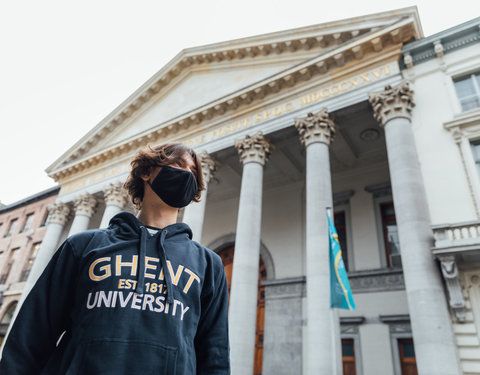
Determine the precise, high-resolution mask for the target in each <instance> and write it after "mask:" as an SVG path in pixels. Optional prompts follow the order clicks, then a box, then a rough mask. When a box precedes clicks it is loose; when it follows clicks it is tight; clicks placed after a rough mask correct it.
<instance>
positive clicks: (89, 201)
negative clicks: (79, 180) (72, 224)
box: [73, 193, 98, 217]
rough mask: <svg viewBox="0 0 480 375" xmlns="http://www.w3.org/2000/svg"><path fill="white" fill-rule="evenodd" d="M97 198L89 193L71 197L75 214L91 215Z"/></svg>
mask: <svg viewBox="0 0 480 375" xmlns="http://www.w3.org/2000/svg"><path fill="white" fill-rule="evenodd" d="M97 203H98V201H97V198H95V197H94V196H93V195H91V194H89V193H84V194H80V195H77V196H76V197H75V198H74V199H73V206H74V208H75V216H76V215H83V216H87V217H92V216H93V214H94V213H95V209H96V207H97Z"/></svg>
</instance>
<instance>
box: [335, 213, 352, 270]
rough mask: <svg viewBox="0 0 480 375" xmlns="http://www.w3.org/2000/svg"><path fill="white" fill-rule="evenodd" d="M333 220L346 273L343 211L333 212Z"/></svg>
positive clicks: (345, 234)
mask: <svg viewBox="0 0 480 375" xmlns="http://www.w3.org/2000/svg"><path fill="white" fill-rule="evenodd" d="M333 220H334V224H335V229H336V230H337V234H338V242H339V243H340V248H341V249H342V259H343V263H345V269H346V270H347V271H348V270H349V268H348V249H347V226H346V221H345V211H340V212H335V214H334V219H333Z"/></svg>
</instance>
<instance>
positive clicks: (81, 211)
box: [68, 193, 97, 236]
mask: <svg viewBox="0 0 480 375" xmlns="http://www.w3.org/2000/svg"><path fill="white" fill-rule="evenodd" d="M73 204H74V207H75V217H74V218H73V223H72V226H71V228H70V232H69V233H68V236H71V235H73V234H76V233H79V232H83V231H84V230H87V229H88V223H89V222H90V218H91V217H92V215H93V214H94V213H95V208H96V207H97V199H96V198H95V197H94V196H93V195H91V194H88V193H84V194H81V195H79V196H77V197H76V198H75V199H74V200H73Z"/></svg>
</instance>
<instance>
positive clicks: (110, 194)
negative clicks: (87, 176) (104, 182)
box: [100, 182, 127, 228]
mask: <svg viewBox="0 0 480 375" xmlns="http://www.w3.org/2000/svg"><path fill="white" fill-rule="evenodd" d="M103 196H104V197H105V206H106V207H105V211H104V212H103V216H102V222H101V223H100V228H106V227H108V223H109V222H110V219H111V218H112V217H114V216H115V215H116V214H117V213H119V212H120V211H121V210H122V209H123V208H124V207H125V205H126V204H127V195H126V194H125V191H124V190H123V183H121V182H118V183H116V184H110V185H109V186H108V187H106V188H105V190H103Z"/></svg>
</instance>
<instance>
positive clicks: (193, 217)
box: [183, 151, 219, 243]
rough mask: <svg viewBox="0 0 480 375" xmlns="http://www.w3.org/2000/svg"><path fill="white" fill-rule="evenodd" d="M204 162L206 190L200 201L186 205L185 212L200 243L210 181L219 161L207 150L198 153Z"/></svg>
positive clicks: (203, 170) (184, 218)
mask: <svg viewBox="0 0 480 375" xmlns="http://www.w3.org/2000/svg"><path fill="white" fill-rule="evenodd" d="M198 157H199V158H200V161H201V163H202V175H203V182H204V184H205V190H204V191H203V192H202V196H203V197H202V199H201V200H200V202H198V203H197V202H192V203H190V204H189V205H188V206H187V207H185V212H184V214H183V221H184V222H185V223H187V224H188V225H189V226H190V228H191V229H192V232H193V239H194V240H195V241H197V242H198V243H201V241H202V230H203V220H204V218H205V205H206V201H207V192H208V183H209V182H210V179H211V178H212V177H213V173H214V172H215V171H216V170H217V168H218V166H219V164H218V162H217V161H216V160H215V159H214V158H213V157H212V156H210V155H209V154H208V153H207V152H206V151H203V152H201V153H199V154H198Z"/></svg>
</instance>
